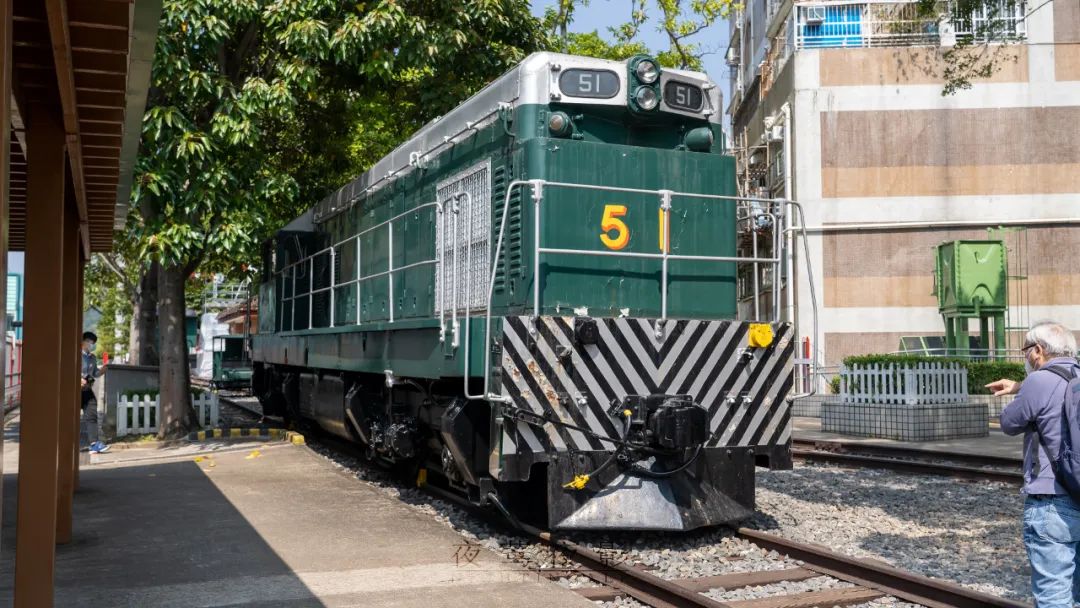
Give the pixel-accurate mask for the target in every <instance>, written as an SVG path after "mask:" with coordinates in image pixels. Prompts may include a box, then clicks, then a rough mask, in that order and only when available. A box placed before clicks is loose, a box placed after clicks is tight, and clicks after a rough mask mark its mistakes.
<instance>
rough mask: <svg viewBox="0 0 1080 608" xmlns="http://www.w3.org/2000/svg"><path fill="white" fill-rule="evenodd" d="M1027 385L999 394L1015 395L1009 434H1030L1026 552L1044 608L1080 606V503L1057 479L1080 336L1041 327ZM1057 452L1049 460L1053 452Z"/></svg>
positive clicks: (1031, 344) (1027, 355) (1028, 339)
mask: <svg viewBox="0 0 1080 608" xmlns="http://www.w3.org/2000/svg"><path fill="white" fill-rule="evenodd" d="M1021 350H1022V352H1023V355H1024V367H1025V368H1026V369H1027V372H1028V373H1027V377H1026V378H1025V379H1024V381H1023V383H1020V382H1016V381H1014V380H1004V379H1003V380H998V381H996V382H991V383H990V384H987V385H986V387H987V388H989V389H990V390H991V391H993V392H994V394H995V395H1011V394H1015V395H1016V398H1015V399H1013V400H1012V402H1010V403H1009V405H1007V406H1005V409H1004V411H1002V412H1001V430H1002V431H1003V432H1004V433H1005V434H1006V435H1019V434H1020V433H1024V487H1023V489H1022V490H1021V492H1023V493H1024V494H1026V495H1027V497H1026V499H1025V500H1024V547H1025V548H1026V549H1027V554H1028V559H1029V560H1030V561H1031V591H1032V594H1033V595H1034V596H1035V605H1036V607H1037V608H1072V606H1073V601H1074V599H1075V601H1077V602H1080V568H1078V567H1077V565H1078V564H1080V554H1078V553H1077V543H1078V542H1080V505H1078V504H1076V502H1074V501H1073V499H1072V498H1070V497H1069V495H1068V494H1067V493H1066V491H1065V488H1063V487H1062V486H1061V484H1059V483H1058V482H1057V481H1056V480H1055V479H1054V472H1053V470H1052V469H1051V468H1050V460H1051V457H1052V456H1053V455H1057V453H1058V450H1059V449H1060V446H1061V413H1062V406H1063V404H1064V398H1065V387H1066V386H1067V384H1068V383H1067V382H1066V381H1065V380H1064V379H1063V378H1061V377H1060V376H1059V375H1057V374H1056V373H1054V372H1052V371H1050V369H1049V368H1051V367H1057V368H1059V369H1060V370H1061V371H1064V372H1066V374H1067V375H1072V374H1076V373H1080V366H1078V365H1077V361H1076V337H1075V336H1074V335H1073V333H1072V332H1071V331H1069V330H1068V329H1067V328H1066V327H1065V326H1063V325H1061V324H1060V323H1055V322H1053V321H1041V322H1039V323H1036V324H1035V325H1034V326H1032V328H1031V330H1030V331H1028V332H1027V335H1026V336H1025V337H1024V346H1023V348H1022V349H1021ZM1048 452H1049V454H1048Z"/></svg>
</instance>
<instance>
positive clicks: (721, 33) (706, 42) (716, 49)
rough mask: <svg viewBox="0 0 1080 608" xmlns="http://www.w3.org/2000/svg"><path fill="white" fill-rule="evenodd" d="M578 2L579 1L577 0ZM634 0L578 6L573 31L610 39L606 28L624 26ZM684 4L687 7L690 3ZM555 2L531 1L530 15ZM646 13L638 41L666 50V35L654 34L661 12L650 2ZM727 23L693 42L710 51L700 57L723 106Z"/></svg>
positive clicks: (598, 1)
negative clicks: (716, 88)
mask: <svg viewBox="0 0 1080 608" xmlns="http://www.w3.org/2000/svg"><path fill="white" fill-rule="evenodd" d="M579 2H580V0H579ZM632 4H633V0H590V2H589V5H588V6H579V7H578V9H577V11H576V13H575V14H574V21H573V23H571V24H570V31H572V32H591V31H593V30H597V31H598V32H600V35H601V36H602V37H604V38H606V39H610V38H611V35H610V34H609V33H608V31H607V28H608V27H611V26H615V25H619V24H622V23H625V22H627V21H629V20H630V8H631V5H632ZM683 4H686V5H689V4H690V3H689V2H684V3H683ZM557 5H558V2H557V0H533V1H532V12H533V14H534V15H536V16H538V17H540V16H543V14H544V9H546V8H547V7H549V6H557ZM646 11H648V15H649V18H650V20H649V21H648V22H646V24H645V25H644V26H643V27H642V28H641V31H640V33H639V34H638V38H639V39H640V41H641V42H644V43H645V45H646V46H648V47H649V48H650V49H653V50H666V49H667V48H668V41H667V35H666V34H663V33H661V32H659V31H657V21H658V20H657V15H658V14H659V12H660V9H659V8H657V7H656V5H655V3H654V2H653V1H652V0H649V1H648V2H647V3H646ZM728 37H729V34H728V24H727V21H726V20H722V21H719V22H717V23H714V24H713V25H711V26H710V27H708V28H707V29H705V30H703V31H701V32H700V33H698V34H697V35H696V36H695V37H694V38H692V41H694V42H696V43H698V44H699V45H701V48H702V49H704V50H709V51H713V52H712V53H711V54H709V55H706V56H705V57H703V61H704V63H705V71H706V72H708V74H709V76H710V77H712V79H713V80H714V81H716V82H717V83H718V84H719V85H720V90H721V91H723V93H724V103H725V104H726V103H727V96H728V90H729V85H728V68H727V66H726V65H725V64H724V52H725V51H726V50H727V44H728Z"/></svg>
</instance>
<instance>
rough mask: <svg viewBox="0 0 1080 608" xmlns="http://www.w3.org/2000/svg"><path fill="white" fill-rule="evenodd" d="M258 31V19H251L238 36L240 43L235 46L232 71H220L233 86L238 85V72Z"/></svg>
mask: <svg viewBox="0 0 1080 608" xmlns="http://www.w3.org/2000/svg"><path fill="white" fill-rule="evenodd" d="M258 33H259V20H258V19H253V20H252V21H251V23H249V24H248V26H247V28H246V29H245V30H244V35H243V36H241V37H240V44H238V45H237V46H236V55H235V56H234V59H235V61H233V70H232V73H229V72H228V71H224V72H222V73H223V74H225V76H226V77H228V79H229V82H231V83H233V86H234V87H237V88H239V87H240V73H241V71H242V67H243V65H244V61H245V60H246V59H247V56H248V53H250V52H251V49H252V47H253V45H254V44H255V40H256V34H258Z"/></svg>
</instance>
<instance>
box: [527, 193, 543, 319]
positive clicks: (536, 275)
mask: <svg viewBox="0 0 1080 608" xmlns="http://www.w3.org/2000/svg"><path fill="white" fill-rule="evenodd" d="M543 198H544V182H543V180H539V179H535V180H532V199H533V326H532V327H530V328H529V332H530V333H534V332H535V331H536V321H537V320H538V319H539V318H540V201H541V200H543Z"/></svg>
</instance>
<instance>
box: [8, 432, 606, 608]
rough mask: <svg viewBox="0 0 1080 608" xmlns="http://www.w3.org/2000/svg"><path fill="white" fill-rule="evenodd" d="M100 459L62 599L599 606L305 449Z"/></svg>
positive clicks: (60, 562) (261, 447) (63, 551)
mask: <svg viewBox="0 0 1080 608" xmlns="http://www.w3.org/2000/svg"><path fill="white" fill-rule="evenodd" d="M16 424H17V421H16ZM9 433H11V430H9ZM17 446H18V443H17V435H15V434H14V433H11V434H9V435H8V437H7V438H6V440H5V445H4V450H5V463H4V464H5V474H4V494H3V498H4V518H3V538H2V546H0V548H2V552H0V604H3V605H10V603H11V598H12V580H13V573H12V565H13V557H14V548H15V539H14V533H15V516H16V509H15V498H16V490H17V488H16V483H15V482H16V479H15V475H14V470H11V469H9V468H8V467H9V465H11V464H13V463H15V464H17V457H16V456H15V455H14V454H13V453H12V452H17ZM256 451H257V452H256ZM154 452H157V454H156V455H155V454H154ZM95 460H99V462H97V463H96V464H89V465H84V467H83V469H82V471H81V476H80V487H79V490H78V491H77V492H76V494H75V517H74V534H73V536H74V540H73V542H72V543H71V544H69V545H66V546H61V547H58V548H57V557H56V605H57V606H92V607H95V608H99V607H101V606H139V607H142V606H155V607H171V606H176V607H179V606H185V607H186V606H260V607H262V606H332V607H337V606H365V607H411V606H416V607H423V608H438V607H444V606H445V607H447V608H450V607H453V608H460V607H461V606H470V607H472V606H492V607H495V606H499V607H504V606H509V607H514V606H521V607H526V606H530V607H531V606H594V604H592V602H589V601H587V600H585V599H584V598H582V597H580V596H579V595H577V594H576V593H574V592H572V591H569V590H567V589H564V588H562V587H559V586H558V585H555V584H554V583H551V582H548V581H547V580H544V579H540V578H538V577H537V575H536V574H532V573H527V572H524V571H521V570H519V569H517V568H516V567H515V566H514V565H513V564H511V563H509V562H507V561H505V560H503V559H501V558H500V557H498V556H497V555H495V554H493V553H490V552H488V551H486V550H478V548H473V547H468V548H466V547H465V546H464V545H465V541H464V539H463V538H462V537H461V536H459V535H458V534H456V533H455V532H454V531H453V530H450V529H448V528H447V527H445V526H444V525H442V524H440V523H438V522H436V521H434V520H433V519H432V518H431V517H428V516H426V515H424V514H422V513H418V512H416V511H415V510H413V509H411V508H410V507H408V506H407V505H405V504H403V503H401V502H399V501H396V500H394V499H392V498H390V497H387V496H386V495H385V494H383V493H382V492H380V491H379V490H377V489H375V488H373V487H371V486H368V485H366V484H364V483H362V482H360V481H358V480H356V479H355V478H353V477H351V476H349V475H347V474H346V473H343V472H341V471H339V470H338V469H336V468H335V467H334V466H333V465H332V464H330V463H329V462H327V461H326V460H324V459H323V458H321V457H320V456H318V455H317V454H315V453H314V452H312V451H311V450H309V449H308V448H305V447H301V446H294V445H290V444H286V443H279V444H273V445H271V444H267V443H265V442H260V443H251V444H249V445H237V444H216V445H214V446H213V447H212V448H207V447H203V448H200V447H188V448H183V449H181V448H177V449H170V450H160V451H157V450H122V451H117V452H114V453H111V454H106V455H102V457H101V458H100V459H95ZM474 553H475V555H474V556H473V557H472V559H471V560H470V559H468V557H469V555H473V554H474Z"/></svg>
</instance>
